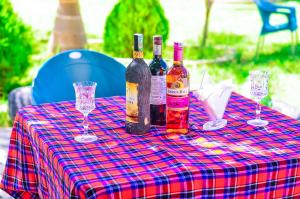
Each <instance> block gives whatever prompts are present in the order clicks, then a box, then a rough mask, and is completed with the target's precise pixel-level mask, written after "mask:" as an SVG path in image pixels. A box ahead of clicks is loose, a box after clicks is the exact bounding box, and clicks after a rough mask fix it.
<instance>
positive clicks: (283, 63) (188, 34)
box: [0, 0, 300, 126]
mask: <svg viewBox="0 0 300 199" xmlns="http://www.w3.org/2000/svg"><path fill="white" fill-rule="evenodd" d="M12 2H13V5H14V8H15V10H16V11H17V12H18V13H19V14H20V16H21V17H22V18H23V20H24V21H25V22H26V23H28V24H30V25H31V26H32V27H33V29H34V30H35V31H36V38H37V40H38V41H39V49H40V51H39V53H38V54H36V55H34V56H33V60H34V61H33V64H32V67H31V70H30V71H28V75H27V76H24V79H25V80H26V82H30V80H31V79H32V78H33V77H34V75H35V73H36V71H37V70H38V69H39V67H40V65H41V63H43V62H44V61H45V60H46V59H47V58H49V57H47V56H44V55H45V52H46V47H47V40H48V38H49V33H50V31H51V30H52V27H53V22H54V18H55V13H56V8H57V1H53V0H43V1H39V0H25V1H19V0H12ZM116 2H117V0H102V1H97V0H89V1H80V3H81V13H82V17H83V21H84V24H85V29H86V32H87V34H88V37H89V38H93V39H96V40H97V42H98V43H93V44H89V45H88V48H89V49H93V50H97V51H99V52H103V50H102V44H101V42H102V34H103V31H104V25H105V19H106V16H107V15H108V14H109V13H110V11H111V9H112V8H113V6H114V4H115V3H116ZM161 3H162V5H163V7H164V10H165V13H166V17H167V18H168V19H169V22H170V36H169V39H168V42H167V43H168V46H166V47H165V48H164V57H165V58H166V59H167V60H168V62H169V63H170V64H171V60H172V42H173V41H174V40H179V41H183V42H184V43H185V44H186V48H185V60H199V59H206V60H207V59H208V60H213V59H215V58H217V57H220V56H224V55H226V54H227V52H229V51H231V50H234V54H233V59H230V61H227V62H224V63H217V64H199V62H197V61H195V62H193V61H191V62H190V61H188V62H187V63H188V64H187V67H188V68H189V70H190V72H191V73H192V87H193V88H196V87H197V86H198V84H199V76H200V74H201V71H202V70H203V69H206V70H207V71H208V72H209V74H210V75H211V76H212V78H213V79H214V80H215V81H221V80H224V79H233V82H234V83H235V85H236V90H238V92H240V93H242V94H244V95H246V96H249V84H248V74H249V71H250V70H252V69H256V68H264V69H266V70H269V71H270V72H271V74H272V75H271V83H270V84H271V86H270V93H271V97H272V98H274V99H279V100H283V101H285V102H287V103H289V104H291V105H293V106H295V107H297V108H298V109H300V100H299V98H300V94H299V91H298V88H299V87H300V66H299V61H300V46H299V45H298V47H297V48H298V52H297V54H296V55H295V56H291V53H290V43H289V42H290V33H289V32H287V31H284V32H281V33H276V34H272V35H270V36H267V38H266V43H265V47H264V49H263V51H262V53H261V55H260V57H259V59H257V60H254V53H255V47H256V41H257V38H258V33H259V31H260V26H261V19H260V16H259V13H258V11H257V8H256V6H255V5H254V4H253V3H228V1H226V0H223V1H219V0H216V3H215V5H214V7H213V10H212V17H211V23H210V35H209V40H208V45H207V47H206V49H205V51H204V52H202V51H201V50H200V49H199V38H200V36H201V33H202V26H203V22H204V3H203V1H201V0H189V1H184V3H183V1H182V0H172V1H170V0H161ZM284 4H285V5H293V6H296V7H297V11H298V13H297V14H298V16H299V13H300V3H297V2H294V1H289V2H287V3H284ZM33 5H34V6H33ZM91 5H93V6H91ZM37 16H38V17H37ZM298 18H299V17H298ZM283 20H284V18H282V17H280V16H274V17H272V22H273V23H279V22H281V21H283ZM104 53H105V52H104ZM147 58H150V57H147ZM28 79H29V81H28ZM3 103H5V102H2V104H3ZM265 104H267V105H271V104H270V101H267V102H265ZM4 109H5V108H4ZM0 112H1V110H0ZM8 124H9V122H8V121H7V116H6V113H0V126H6V125H8Z"/></svg>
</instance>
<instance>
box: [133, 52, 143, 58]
mask: <svg viewBox="0 0 300 199" xmlns="http://www.w3.org/2000/svg"><path fill="white" fill-rule="evenodd" d="M143 58H144V52H143V51H133V59H143Z"/></svg>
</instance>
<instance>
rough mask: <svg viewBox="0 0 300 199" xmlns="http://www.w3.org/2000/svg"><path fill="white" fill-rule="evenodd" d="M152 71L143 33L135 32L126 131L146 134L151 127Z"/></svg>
mask: <svg viewBox="0 0 300 199" xmlns="http://www.w3.org/2000/svg"><path fill="white" fill-rule="evenodd" d="M150 89H151V73H150V69H149V67H148V65H147V64H146V63H145V61H144V59H143V35H142V34H134V49H133V60H132V62H131V63H130V64H129V65H128V67H127V69H126V131H127V132H128V133H132V134H144V133H146V132H147V131H148V130H149V129H150Z"/></svg>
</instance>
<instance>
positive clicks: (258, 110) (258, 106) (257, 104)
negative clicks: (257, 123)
mask: <svg viewBox="0 0 300 199" xmlns="http://www.w3.org/2000/svg"><path fill="white" fill-rule="evenodd" d="M259 102H260V100H257V101H256V111H255V112H256V120H260V112H261V105H260V103H259Z"/></svg>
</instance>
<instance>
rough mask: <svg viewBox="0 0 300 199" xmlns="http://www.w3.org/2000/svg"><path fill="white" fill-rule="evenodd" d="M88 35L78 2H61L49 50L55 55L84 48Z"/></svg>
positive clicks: (65, 0) (72, 0)
mask: <svg viewBox="0 0 300 199" xmlns="http://www.w3.org/2000/svg"><path fill="white" fill-rule="evenodd" d="M85 44H86V35H85V31H84V26H83V22H82V19H81V15H80V7H79V2H78V0H59V7H58V9H57V15H56V18H55V25H54V30H53V32H52V35H51V38H50V41H49V48H50V50H51V51H52V52H53V53H55V52H56V51H57V50H60V51H63V50H68V49H75V48H84V46H85Z"/></svg>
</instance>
